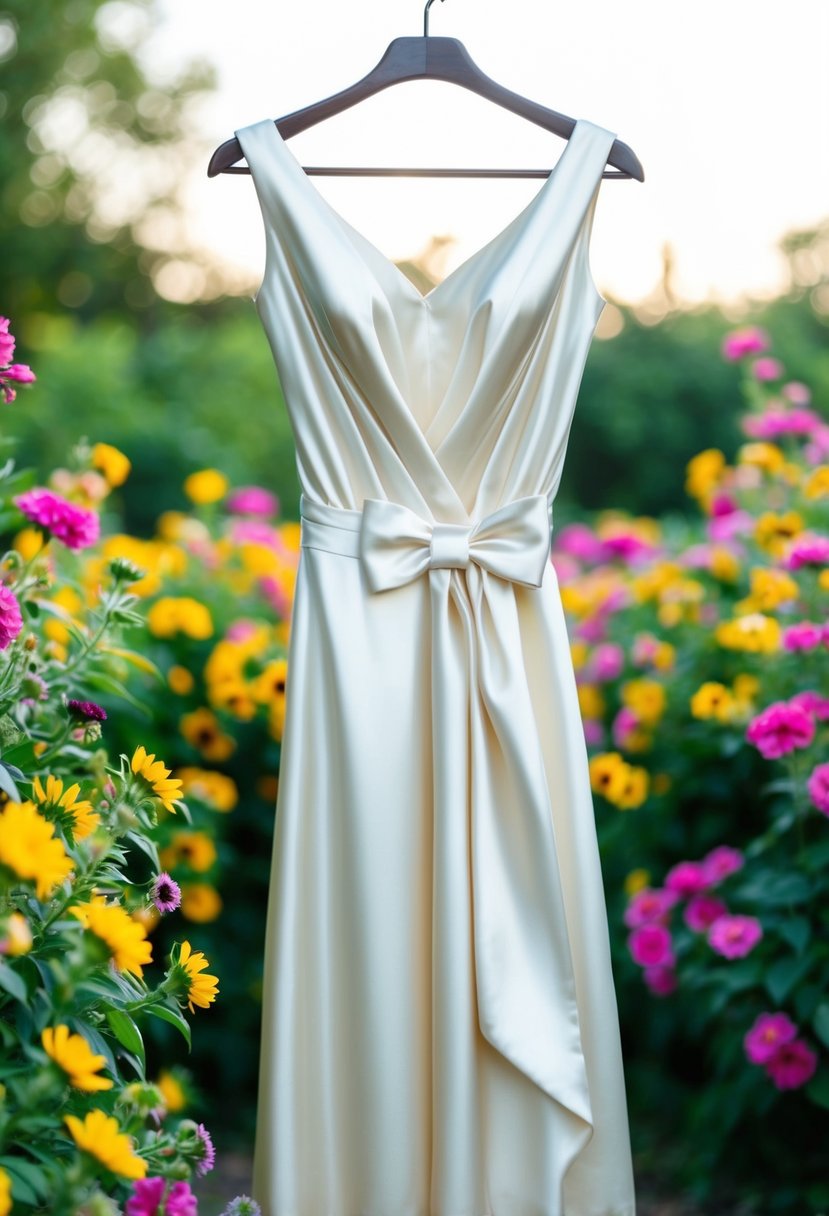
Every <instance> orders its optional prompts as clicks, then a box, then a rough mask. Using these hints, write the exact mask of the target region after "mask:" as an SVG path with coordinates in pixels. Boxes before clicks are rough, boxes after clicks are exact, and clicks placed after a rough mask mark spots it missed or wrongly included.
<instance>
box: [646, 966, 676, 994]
mask: <svg viewBox="0 0 829 1216" xmlns="http://www.w3.org/2000/svg"><path fill="white" fill-rule="evenodd" d="M642 979H643V980H644V981H645V983H646V984H647V986H648V988H650V990H651V992H652V993H653V994H654V996H667V995H668V994H669V993H670V992H673V991H674V989H675V988H676V970H675V969H674V968H673V967H646V968H645V970H644V971H643V972H642Z"/></svg>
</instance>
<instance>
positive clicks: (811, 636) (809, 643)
mask: <svg viewBox="0 0 829 1216" xmlns="http://www.w3.org/2000/svg"><path fill="white" fill-rule="evenodd" d="M823 640H824V627H823V625H816V624H815V623H814V621H798V622H797V623H796V624H795V625H789V627H788V628H787V629H784V630H783V646H784V647H785V649H786V650H814V649H815V648H816V647H817V646H820V645H821V644H822V642H823Z"/></svg>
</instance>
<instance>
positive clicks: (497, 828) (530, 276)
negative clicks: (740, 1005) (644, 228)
mask: <svg viewBox="0 0 829 1216" xmlns="http://www.w3.org/2000/svg"><path fill="white" fill-rule="evenodd" d="M236 135H237V137H238V139H239V142H240V144H241V147H242V150H243V152H244V154H245V158H246V160H247V162H248V165H249V166H250V169H251V173H252V176H253V180H254V184H255V188H256V192H257V197H258V199H259V202H260V205H261V210H262V215H263V218H264V222H265V233H266V261H265V271H264V278H263V282H262V285H261V287H260V289H259V292H258V294H257V296H256V297H255V305H256V308H257V311H258V314H259V316H260V318H261V321H262V324H263V327H264V329H265V333H266V335H267V338H268V341H269V343H270V346H271V349H272V352H273V356H274V360H275V364H276V368H277V372H278V374H279V378H280V382H281V385H282V388H283V392H284V396H285V402H286V407H287V409H288V412H289V416H290V420H291V424H292V428H293V432H294V436H295V440H296V458H297V468H298V473H299V478H300V483H301V486H302V498H301V503H300V506H301V517H302V526H301V534H302V549H301V560H300V564H299V570H298V575H297V584H296V591H295V599H294V609H293V616H292V623H291V637H290V647H289V654H288V675H287V684H286V715H285V727H284V734H283V741H282V760H281V767H280V780H279V790H278V796H277V804H276V821H275V833H274V844H273V855H272V871H271V875H272V877H271V887H270V893H269V900H268V911H267V925H266V938H265V958H264V976H263V1009H262V1013H263V1021H262V1039H261V1053H260V1070H259V1100H258V1118H257V1130H256V1143H255V1151H254V1179H253V1197H254V1198H255V1199H257V1201H258V1202H259V1203H260V1205H261V1206H262V1210H263V1214H264V1216H421V1214H423V1216H635V1198H634V1186H633V1173H632V1164H631V1152H630V1140H629V1130H628V1121H627V1108H626V1101H625V1088H624V1074H623V1062H622V1055H621V1045H620V1037H619V1025H618V1012H617V1006H616V998H615V991H614V984H613V976H612V971H611V961H610V950H609V937H608V925H607V915H606V907H605V901H604V893H603V886H602V875H601V868H600V860H599V855H598V847H597V839H596V830H595V820H594V815H593V805H592V798H591V792H590V782H589V774H588V768H587V755H586V749H585V743H584V737H583V733H582V727H581V719H580V713H579V705H578V698H577V694H576V685H575V677H574V673H573V667H572V660H571V656H570V649H569V639H568V636H567V631H566V626H565V621H564V616H563V610H562V606H561V599H560V594H559V589H558V585H557V581H556V576H555V570H554V568H553V566H552V564H551V562H550V561H549V546H550V512H551V508H552V504H553V501H554V499H555V495H556V491H557V489H558V485H559V482H560V478H561V473H562V467H563V462H564V456H565V451H566V446H567V438H568V434H569V430H570V425H571V421H572V416H573V410H574V407H575V401H576V396H577V393H578V388H579V384H580V380H581V375H582V371H583V366H584V362H585V359H586V356H587V351H588V349H589V346H590V342H591V340H592V336H593V333H594V330H595V326H596V322H597V320H598V317H599V315H600V313H601V310H602V308H603V306H604V303H605V301H604V300H603V298H602V297H601V295H600V294H599V292H598V290H597V289H596V287H595V284H594V282H593V280H592V277H591V273H590V267H589V261H588V249H589V237H590V230H591V225H592V219H593V213H594V208H595V203H596V199H597V195H598V188H599V184H600V182H601V177H602V172H603V169H604V167H605V164H606V160H607V154H608V152H609V149H610V145H611V144H612V142H613V139H614V138H615V137H614V135H613V134H612V133H611V132H609V131H606V130H604V128H602V127H598V126H596V125H595V124H593V123H589V122H587V121H586V120H580V121H579V122H578V124H577V126H576V128H575V130H574V132H573V134H572V135H571V137H570V139H569V141H568V143H567V145H566V146H565V148H564V150H563V151H562V154H561V156H560V158H559V161H558V163H557V164H556V166H555V168H554V170H553V172H552V174H551V175H550V176H549V177H548V178H547V179H545V181H544V184H543V185H542V187H541V189H540V191H539V192H538V193H537V194H536V195H535V196H534V198H533V199H532V200H531V202H530V203H529V204H528V205H527V207H525V208H524V210H523V211H522V212H521V213H520V214H519V215H518V216H516V217H515V219H514V220H513V221H512V222H511V223H510V224H508V225H507V226H506V228H504V229H503V230H502V231H501V232H500V233H499V234H498V235H497V236H496V237H494V238H493V239H492V240H491V241H490V242H488V244H487V245H485V246H484V247H483V248H482V249H480V250H478V251H477V253H475V254H473V255H472V257H470V258H468V259H467V260H466V261H465V262H463V263H462V264H461V266H460V267H459V268H458V269H457V270H455V271H454V272H453V273H451V274H450V275H449V276H448V277H447V278H446V279H444V280H443V281H442V282H441V283H440V284H438V285H437V287H435V288H434V289H433V290H432V291H430V292H429V293H428V294H427V295H426V296H423V295H421V294H420V292H419V291H418V290H417V288H416V287H415V286H414V284H413V283H411V282H410V281H409V280H408V278H406V276H405V275H404V274H403V273H402V271H400V270H399V268H398V267H396V266H395V265H394V263H392V262H391V261H390V260H389V259H387V258H386V257H385V256H384V255H383V254H382V253H381V252H380V251H379V250H378V249H377V248H376V247H375V246H374V245H372V244H371V242H369V241H368V240H367V239H366V238H365V237H364V236H362V234H360V233H359V232H358V231H357V230H356V229H355V228H353V227H352V226H351V225H349V224H348V223H347V222H346V221H345V220H344V218H343V217H341V216H340V215H339V214H338V213H337V212H336V211H335V210H334V209H333V208H332V207H331V206H330V205H329V204H328V203H327V202H326V200H325V199H324V197H323V196H322V195H321V194H320V193H319V192H318V191H317V190H316V189H315V188H314V187H313V185H312V184H311V181H310V179H309V178H308V177H307V176H306V175H305V173H304V171H303V170H302V168H301V166H300V164H299V162H298V161H297V160H296V159H295V158H294V156H293V154H292V153H291V152H290V150H289V149H288V146H287V145H286V144H285V143H284V141H283V140H282V138H281V136H280V135H279V132H278V130H277V128H276V126H275V124H274V123H273V122H272V121H270V120H264V121H262V122H259V123H254V124H252V125H251V126H248V127H243V128H241V129H240V130H238V131H237V132H236Z"/></svg>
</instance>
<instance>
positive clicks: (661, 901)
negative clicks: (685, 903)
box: [624, 887, 679, 929]
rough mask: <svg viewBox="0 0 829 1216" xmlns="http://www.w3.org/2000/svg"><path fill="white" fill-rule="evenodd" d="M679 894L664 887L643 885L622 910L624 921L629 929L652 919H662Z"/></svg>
mask: <svg viewBox="0 0 829 1216" xmlns="http://www.w3.org/2000/svg"><path fill="white" fill-rule="evenodd" d="M678 899H679V896H678V895H677V894H676V892H675V891H668V890H666V889H665V888H664V887H643V888H642V890H641V891H637V892H636V894H635V895H634V896H633V897H632V898H631V900H630V903H629V904H628V906H627V908H626V909H625V912H624V922H625V924H626V925H627V926H628V928H630V929H635V928H636V927H637V926H638V925H645V924H648V923H650V922H652V921H664V920H665V919H666V918H667V917H668V915H669V914H670V911H671V908H672V907H673V906H674V904H675V903H677V901H678Z"/></svg>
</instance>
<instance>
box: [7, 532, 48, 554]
mask: <svg viewBox="0 0 829 1216" xmlns="http://www.w3.org/2000/svg"><path fill="white" fill-rule="evenodd" d="M43 545H44V535H43V533H42V532H41V530H40V528H21V529H20V531H19V532H16V533H15V534H14V536H13V538H12V548H13V549H16V550H17V552H18V553H19V554H20V556H21V557H22V558H23V560H24V561H27V562H28V561H31V559H32V558H33V557H34V555H35V554H36V553H39V552H40V550H41V549H42V548H43Z"/></svg>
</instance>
